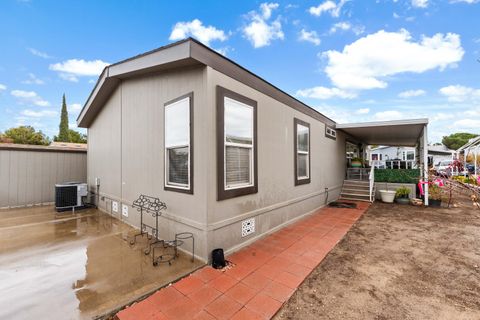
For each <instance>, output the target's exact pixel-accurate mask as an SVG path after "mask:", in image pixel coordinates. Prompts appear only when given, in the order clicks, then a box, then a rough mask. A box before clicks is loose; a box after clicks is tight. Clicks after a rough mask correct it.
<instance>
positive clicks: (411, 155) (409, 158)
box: [407, 151, 415, 160]
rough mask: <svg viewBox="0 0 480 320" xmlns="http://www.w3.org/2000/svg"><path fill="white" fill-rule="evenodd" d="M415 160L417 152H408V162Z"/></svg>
mask: <svg viewBox="0 0 480 320" xmlns="http://www.w3.org/2000/svg"><path fill="white" fill-rule="evenodd" d="M414 159H415V151H407V160H414Z"/></svg>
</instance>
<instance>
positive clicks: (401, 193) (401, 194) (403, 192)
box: [395, 186, 410, 198]
mask: <svg viewBox="0 0 480 320" xmlns="http://www.w3.org/2000/svg"><path fill="white" fill-rule="evenodd" d="M409 195H410V189H409V188H407V187H405V186H404V187H400V188H398V189H397V191H396V192H395V198H408V196H409Z"/></svg>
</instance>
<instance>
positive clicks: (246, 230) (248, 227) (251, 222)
mask: <svg viewBox="0 0 480 320" xmlns="http://www.w3.org/2000/svg"><path fill="white" fill-rule="evenodd" d="M254 232H255V218H250V219H247V220H244V221H242V237H246V236H248V235H249V234H252V233H254Z"/></svg>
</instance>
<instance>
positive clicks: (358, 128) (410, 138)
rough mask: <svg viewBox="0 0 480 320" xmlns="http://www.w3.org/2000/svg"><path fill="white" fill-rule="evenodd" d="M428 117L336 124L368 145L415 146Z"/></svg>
mask: <svg viewBox="0 0 480 320" xmlns="http://www.w3.org/2000/svg"><path fill="white" fill-rule="evenodd" d="M427 124H428V119H413V120H396V121H381V122H363V123H345V124H337V125H336V126H335V127H336V129H337V130H341V131H343V132H345V133H347V134H348V135H350V136H352V137H353V138H355V139H356V140H358V141H359V142H363V143H365V144H369V145H386V146H408V147H415V146H416V145H417V143H418V141H419V139H420V137H421V136H422V133H423V129H424V128H425V126H426V125H427Z"/></svg>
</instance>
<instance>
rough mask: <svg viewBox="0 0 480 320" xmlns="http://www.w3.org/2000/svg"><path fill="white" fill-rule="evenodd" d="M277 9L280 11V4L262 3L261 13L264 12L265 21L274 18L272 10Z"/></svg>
mask: <svg viewBox="0 0 480 320" xmlns="http://www.w3.org/2000/svg"><path fill="white" fill-rule="evenodd" d="M275 9H278V3H266V2H265V3H262V4H261V5H260V11H261V12H262V17H263V19H265V20H268V19H270V17H271V16H272V10H275Z"/></svg>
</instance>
